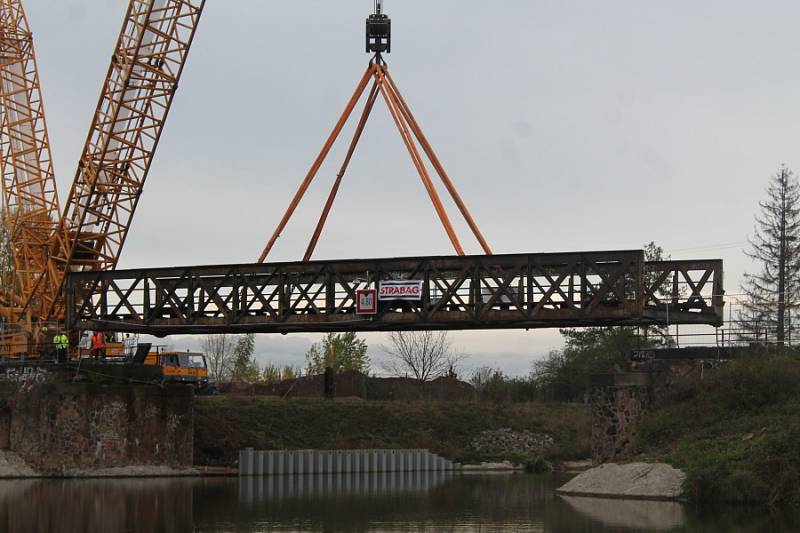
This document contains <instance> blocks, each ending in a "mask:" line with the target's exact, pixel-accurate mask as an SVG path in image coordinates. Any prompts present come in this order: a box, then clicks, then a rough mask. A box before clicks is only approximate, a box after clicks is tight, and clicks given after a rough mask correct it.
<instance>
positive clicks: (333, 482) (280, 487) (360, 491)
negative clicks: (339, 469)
mask: <svg viewBox="0 0 800 533" xmlns="http://www.w3.org/2000/svg"><path fill="white" fill-rule="evenodd" d="M453 475H454V474H453V473H452V472H391V473H386V474H379V473H377V472H374V473H369V474H331V475H324V474H318V475H308V476H266V477H242V478H239V501H240V502H241V503H243V504H253V503H261V502H272V501H276V500H284V499H292V498H301V499H302V498H312V499H313V498H317V499H318V498H326V497H330V496H334V495H335V496H336V497H340V498H341V497H350V496H375V497H383V496H397V495H401V494H415V493H426V492H428V491H430V490H431V489H433V488H435V487H437V486H439V485H442V484H444V483H446V482H447V481H449V480H451V479H452V478H453Z"/></svg>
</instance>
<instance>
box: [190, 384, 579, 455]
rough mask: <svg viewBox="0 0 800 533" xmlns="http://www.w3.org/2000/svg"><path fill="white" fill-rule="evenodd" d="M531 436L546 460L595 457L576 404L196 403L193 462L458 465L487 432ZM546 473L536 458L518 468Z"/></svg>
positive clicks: (232, 399) (219, 399) (230, 399)
mask: <svg viewBox="0 0 800 533" xmlns="http://www.w3.org/2000/svg"><path fill="white" fill-rule="evenodd" d="M506 427H509V428H512V429H514V430H518V431H521V430H530V431H536V432H543V433H547V434H549V435H551V436H552V437H553V438H554V440H555V442H556V445H555V447H554V448H552V449H551V450H549V451H548V453H547V454H546V457H544V458H543V459H549V460H556V459H577V458H585V457H588V456H589V455H590V453H591V451H590V446H591V435H590V433H591V427H590V420H589V409H588V407H586V406H582V405H570V404H544V403H522V404H508V403H505V404H490V403H477V402H463V403H460V402H372V401H369V402H367V401H361V400H337V401H334V402H331V401H324V400H279V399H274V398H268V397H236V396H214V397H206V398H198V399H197V402H196V403H195V463H196V464H206V465H233V464H234V462H235V461H236V460H237V458H238V452H239V450H240V449H243V448H247V447H253V448H256V449H264V450H270V449H273V450H277V449H348V448H395V449H399V448H427V449H430V450H431V451H433V452H435V453H439V454H441V455H443V456H444V457H447V458H448V459H452V460H455V461H468V460H477V459H482V460H489V459H503V458H505V457H488V456H481V457H476V456H475V455H474V454H471V453H470V452H469V450H468V449H467V448H468V445H469V443H470V442H471V441H472V439H474V438H475V437H476V436H477V435H478V434H480V433H481V432H482V431H485V430H494V429H500V428H506ZM528 463H530V465H531V466H530V467H531V468H544V466H543V465H542V464H541V463H540V462H538V459H537V458H536V457H532V456H526V457H525V461H523V462H522V463H520V464H528Z"/></svg>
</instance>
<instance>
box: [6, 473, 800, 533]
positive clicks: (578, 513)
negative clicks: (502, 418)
mask: <svg viewBox="0 0 800 533" xmlns="http://www.w3.org/2000/svg"><path fill="white" fill-rule="evenodd" d="M565 481H566V479H565V478H564V477H559V476H544V477H541V476H527V475H502V476H501V475H495V476H492V475H474V476H473V475H455V476H454V475H453V474H450V473H448V474H445V473H441V472H439V473H429V474H404V475H400V474H395V475H392V474H384V475H372V474H370V475H363V474H362V475H357V476H354V475H343V476H338V477H337V476H330V477H328V476H306V477H282V478H281V477H276V478H249V479H241V480H240V479H236V478H223V479H147V480H135V479H129V480H83V481H77V480H73V481H66V480H65V481H54V480H35V481H8V480H6V481H0V532H9V533H29V532H48V531H54V532H55V531H58V532H66V533H73V532H74V533H78V532H80V533H83V532H103V533H106V532H108V533H115V532H118V531H119V532H123V531H124V532H143V533H144V532H147V533H150V532H164V533H178V532H180V533H184V532H185V533H196V532H203V533H222V532H232V531H235V532H252V533H255V532H269V533H289V532H292V533H294V532H306V531H324V532H332V533H334V532H335V533H338V532H341V533H362V532H363V533H373V532H375V533H377V532H381V533H400V532H412V531H413V532H437V533H439V532H446V533H473V532H475V533H478V532H480V533H495V532H498V533H499V532H503V533H518V532H523V531H524V532H529V531H534V532H535V531H547V532H578V533H580V532H591V533H600V532H612V531H613V532H617V531H625V532H629V531H680V532H700V531H702V532H704V533H706V532H712V533H713V532H726V533H727V532H742V533H749V532H756V531H800V519H798V516H797V514H796V513H794V514H793V513H792V512H790V513H774V514H771V513H769V512H767V511H766V509H764V508H761V507H723V508H713V507H693V506H687V505H682V504H676V503H666V502H641V501H637V502H632V501H623V500H602V499H600V500H597V499H590V498H575V497H569V498H562V497H559V496H557V495H556V494H555V488H556V487H558V486H560V485H561V484H562V483H564V482H565Z"/></svg>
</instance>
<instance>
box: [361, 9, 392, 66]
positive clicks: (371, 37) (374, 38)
mask: <svg viewBox="0 0 800 533" xmlns="http://www.w3.org/2000/svg"><path fill="white" fill-rule="evenodd" d="M383 52H386V53H387V54H390V53H392V19H390V18H389V16H388V15H385V14H384V13H383V0H375V14H374V15H370V16H369V17H368V18H367V53H368V54H371V53H375V54H381V53H383Z"/></svg>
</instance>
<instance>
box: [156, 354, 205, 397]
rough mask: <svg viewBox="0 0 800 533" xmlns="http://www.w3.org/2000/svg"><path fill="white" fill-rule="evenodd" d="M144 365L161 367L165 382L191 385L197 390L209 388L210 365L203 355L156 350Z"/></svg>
mask: <svg viewBox="0 0 800 533" xmlns="http://www.w3.org/2000/svg"><path fill="white" fill-rule="evenodd" d="M144 364H146V365H155V366H160V367H161V371H162V372H163V375H164V381H167V382H170V383H190V384H192V385H194V386H195V388H197V389H205V388H206V387H208V364H207V362H206V356H205V355H203V354H202V353H197V352H174V351H162V350H159V349H156V351H151V352H149V353H148V354H147V357H145V360H144Z"/></svg>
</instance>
